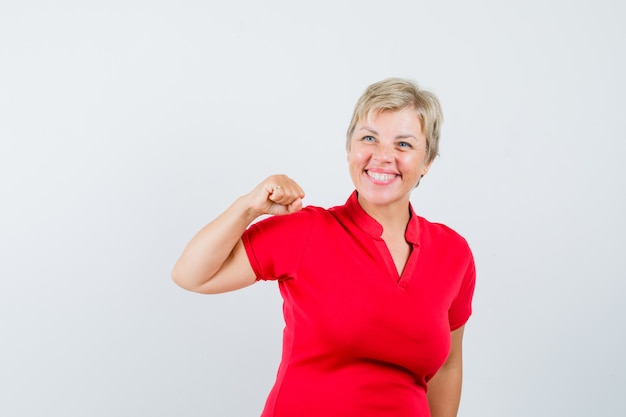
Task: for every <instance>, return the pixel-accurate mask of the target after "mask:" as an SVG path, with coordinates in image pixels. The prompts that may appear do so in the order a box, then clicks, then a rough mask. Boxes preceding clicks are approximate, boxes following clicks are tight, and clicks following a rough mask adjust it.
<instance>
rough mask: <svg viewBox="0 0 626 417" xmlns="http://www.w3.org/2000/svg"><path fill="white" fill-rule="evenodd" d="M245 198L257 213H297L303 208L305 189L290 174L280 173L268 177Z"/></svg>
mask: <svg viewBox="0 0 626 417" xmlns="http://www.w3.org/2000/svg"><path fill="white" fill-rule="evenodd" d="M245 198H246V199H247V200H248V204H249V207H250V208H251V210H252V211H253V212H254V213H255V215H257V216H260V215H263V214H272V215H279V216H280V215H284V214H291V213H295V212H296V211H299V210H301V209H302V199H303V198H304V191H303V190H302V188H300V186H299V185H298V184H297V183H296V182H295V181H294V180H292V179H291V178H289V177H288V176H286V175H283V174H278V175H271V176H269V177H267V178H266V179H265V180H263V182H261V183H260V184H259V185H257V186H256V187H255V188H254V189H253V190H252V191H251V192H250V193H248V194H247V195H246V196H245Z"/></svg>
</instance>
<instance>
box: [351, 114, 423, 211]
mask: <svg viewBox="0 0 626 417" xmlns="http://www.w3.org/2000/svg"><path fill="white" fill-rule="evenodd" d="M349 145H350V146H349V148H348V166H349V168H350V176H351V177H352V182H353V183H354V186H355V187H356V190H357V191H358V193H359V202H360V203H361V206H363V208H364V209H366V211H367V210H368V208H372V209H376V207H379V208H382V206H386V207H388V208H393V207H394V206H395V205H397V207H398V208H400V209H402V210H406V205H407V204H408V202H409V197H410V195H411V191H412V190H413V188H415V186H416V185H417V183H418V181H419V180H420V178H421V177H422V176H423V175H425V174H426V173H427V172H428V168H429V166H430V164H428V165H427V164H426V163H425V161H424V160H425V158H426V137H425V136H424V134H423V133H422V123H421V122H420V120H419V118H418V116H417V113H416V112H415V110H414V109H413V108H406V109H403V110H400V111H390V110H385V111H381V112H376V113H373V114H372V115H371V117H369V118H366V119H364V120H360V121H359V122H358V123H357V124H356V127H355V129H354V133H353V134H352V137H351V138H350V142H349Z"/></svg>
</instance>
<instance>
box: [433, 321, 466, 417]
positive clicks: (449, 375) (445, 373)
mask: <svg viewBox="0 0 626 417" xmlns="http://www.w3.org/2000/svg"><path fill="white" fill-rule="evenodd" d="M464 330H465V326H461V327H459V328H458V329H456V330H453V331H452V333H451V337H452V344H451V347H450V354H449V355H448V359H446V362H445V363H444V364H443V366H442V367H441V369H439V371H437V373H436V374H435V376H433V377H432V379H431V380H430V381H428V404H429V406H430V412H431V415H432V417H456V415H457V412H458V410H459V403H460V401H461V381H462V379H463V352H462V350H463V331H464Z"/></svg>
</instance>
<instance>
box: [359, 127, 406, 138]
mask: <svg viewBox="0 0 626 417" xmlns="http://www.w3.org/2000/svg"><path fill="white" fill-rule="evenodd" d="M359 130H367V131H368V132H370V133H373V134H374V135H378V132H377V131H375V130H374V129H372V128H369V127H367V126H363V127H362V128H360V129H359ZM409 138H413V139H415V140H417V138H416V137H415V136H414V135H411V134H409V133H406V134H400V135H398V136H396V137H395V139H409Z"/></svg>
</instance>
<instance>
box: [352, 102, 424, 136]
mask: <svg viewBox="0 0 626 417" xmlns="http://www.w3.org/2000/svg"><path fill="white" fill-rule="evenodd" d="M372 126H379V127H381V128H382V127H384V128H387V129H409V130H418V131H420V132H423V123H422V118H421V117H420V114H419V113H418V112H417V110H416V109H415V108H414V107H405V108H402V109H398V110H396V109H373V110H370V111H369V112H368V113H366V114H365V115H364V116H363V117H361V118H360V119H358V120H357V122H356V124H355V127H356V129H355V130H358V129H362V128H367V127H372Z"/></svg>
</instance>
